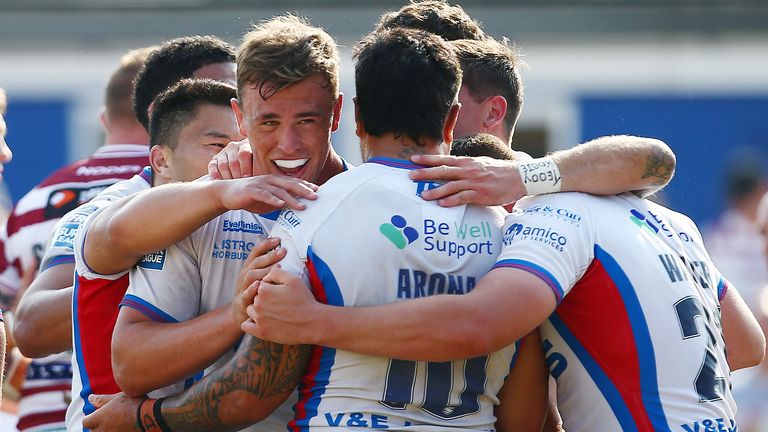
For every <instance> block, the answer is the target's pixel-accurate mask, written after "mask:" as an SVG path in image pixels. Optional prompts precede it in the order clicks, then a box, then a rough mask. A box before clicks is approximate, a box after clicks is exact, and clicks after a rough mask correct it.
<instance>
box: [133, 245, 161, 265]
mask: <svg viewBox="0 0 768 432" xmlns="http://www.w3.org/2000/svg"><path fill="white" fill-rule="evenodd" d="M165 253H166V252H165V249H163V250H161V251H159V252H153V253H151V254H147V255H144V258H142V259H141V261H139V263H138V264H136V265H137V266H139V267H141V268H145V269H149V270H162V269H163V266H164V265H165Z"/></svg>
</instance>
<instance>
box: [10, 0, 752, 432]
mask: <svg viewBox="0 0 768 432" xmlns="http://www.w3.org/2000/svg"><path fill="white" fill-rule="evenodd" d="M521 66H522V61H521V60H520V58H519V55H518V54H517V51H516V50H515V49H514V48H513V47H512V46H511V45H510V44H509V42H508V41H507V40H506V39H504V40H496V39H494V38H492V37H491V36H489V35H487V34H485V33H484V32H483V30H482V28H481V27H480V26H479V25H478V24H477V22H475V21H474V20H473V19H472V18H471V17H469V16H468V15H467V14H466V13H465V12H464V11H463V10H462V9H461V7H459V6H453V5H449V4H447V3H444V2H442V1H436V0H427V1H419V2H414V3H411V4H408V5H406V6H404V7H402V8H401V9H400V10H398V11H395V12H388V13H386V14H384V15H382V17H381V18H380V21H379V23H378V24H377V26H376V28H375V29H374V30H373V31H372V32H371V33H370V34H368V35H367V36H365V37H364V38H363V39H362V40H360V41H359V42H358V43H357V45H356V47H355V50H354V67H355V70H354V79H355V96H354V98H351V99H350V98H344V95H342V94H341V93H340V91H339V54H338V51H337V46H336V43H335V42H334V40H333V38H332V37H331V36H330V35H329V34H328V33H326V32H325V31H324V30H323V29H321V28H318V27H314V26H312V25H311V24H310V23H309V22H307V21H306V20H304V19H301V18H298V17H296V16H293V15H282V16H278V17H274V18H272V19H269V20H266V21H264V22H261V23H259V24H257V25H255V26H254V27H253V28H252V29H250V31H249V32H248V33H246V35H245V36H244V38H243V41H242V43H241V45H240V47H239V48H238V49H236V50H235V49H234V48H233V47H231V46H229V45H228V44H226V43H225V42H223V41H221V40H219V39H217V38H214V37H210V36H204V37H202V36H194V37H184V38H178V39H174V40H171V41H167V42H164V43H163V44H161V45H160V46H157V47H149V48H144V49H140V50H135V51H132V52H130V53H129V54H127V55H126V56H125V57H124V58H123V61H122V63H121V66H120V68H119V69H118V70H117V71H116V72H115V73H114V74H113V76H112V79H111V80H110V84H109V85H108V87H107V92H106V98H105V105H106V107H107V109H106V111H105V112H106V114H105V118H104V119H103V122H104V125H105V129H106V131H107V145H105V146H104V147H103V148H102V149H101V150H99V152H97V153H96V154H95V155H94V156H93V157H91V158H90V159H88V160H86V161H81V162H79V163H76V164H74V165H72V166H70V167H67V168H66V169H64V170H62V171H60V172H58V173H56V174H54V175H52V176H51V177H50V178H49V179H47V180H46V181H45V182H44V183H43V184H41V185H40V186H38V187H37V188H36V189H35V190H33V191H32V192H31V193H30V194H29V195H28V196H27V197H25V199H24V200H26V201H24V200H22V203H26V204H23V205H22V204H21V203H20V204H19V205H17V211H15V212H14V214H13V215H12V216H11V220H10V221H9V223H8V227H7V232H6V233H5V234H6V237H5V249H6V251H5V255H6V256H12V257H13V258H12V259H10V260H9V259H6V261H8V262H7V263H6V262H3V263H2V264H3V265H4V266H5V269H4V270H3V274H2V278H1V279H0V288H2V290H3V296H4V297H5V296H8V300H7V302H6V303H7V304H9V305H10V304H11V303H12V301H13V300H12V299H13V297H14V296H16V295H17V292H18V290H19V287H20V285H21V283H20V280H21V277H22V276H24V274H25V272H26V271H27V269H28V268H29V267H30V266H33V265H34V264H35V262H36V261H35V260H36V257H35V255H34V252H33V250H34V249H33V248H32V245H35V246H34V247H36V248H38V249H39V250H41V251H44V252H43V253H42V254H40V255H41V256H40V257H39V258H40V267H39V273H38V274H37V276H36V277H35V279H34V280H33V281H32V283H31V285H30V286H29V288H28V289H27V290H26V292H24V294H23V296H21V299H20V300H19V301H18V305H17V306H16V307H15V314H14V328H13V334H14V336H15V340H16V343H17V344H18V346H19V347H20V348H21V350H22V351H23V352H24V353H25V354H27V355H28V356H30V357H35V358H36V359H35V360H33V361H32V363H31V364H30V365H29V366H28V372H27V379H26V382H25V384H24V388H23V389H22V398H21V406H20V422H19V429H20V430H30V431H35V430H68V431H87V430H93V431H134V430H138V431H144V432H150V431H212V430H253V431H279V430H285V429H286V428H287V429H288V430H291V431H294V430H295V431H299V430H306V431H321V430H368V429H390V430H409V431H448V430H470V431H494V430H497V431H541V430H545V431H557V430H567V431H576V432H581V431H590V432H593V431H689V432H693V431H737V430H738V426H737V425H736V421H735V418H736V404H735V403H734V400H733V397H732V394H731V383H730V373H731V371H733V370H736V369H739V368H744V367H748V366H753V365H755V364H758V363H759V362H760V361H761V360H762V357H763V353H764V351H765V339H764V337H763V335H762V332H761V330H760V328H759V325H758V324H757V321H756V320H755V318H754V317H753V316H752V315H751V313H750V312H749V310H748V308H746V306H745V305H744V303H743V300H742V299H741V297H740V295H739V293H738V291H737V290H736V288H735V287H733V286H731V285H729V283H728V281H727V280H726V279H725V277H724V275H721V274H720V273H719V272H718V270H717V268H716V267H715V266H714V265H713V264H712V262H711V260H710V258H709V256H708V254H707V252H706V250H705V249H704V247H703V242H702V239H701V235H700V234H699V231H698V229H697V227H696V226H695V225H694V224H693V222H692V221H691V220H690V219H688V218H687V217H686V216H684V215H682V214H679V213H676V212H674V211H672V210H669V209H667V208H664V207H662V206H660V205H657V204H654V203H653V202H651V201H648V200H647V199H645V198H644V197H645V196H647V195H650V194H652V193H653V192H655V191H656V190H658V189H659V188H661V187H663V186H664V185H665V184H666V183H668V182H669V180H670V179H671V177H672V174H673V172H674V166H675V158H674V155H673V154H672V152H671V150H670V149H669V148H668V147H667V146H666V145H665V144H664V143H663V142H660V141H658V140H655V139H650V138H642V137H634V136H625V135H617V136H608V137H601V138H598V139H596V140H593V141H590V142H588V143H584V144H581V145H578V146H575V147H573V148H571V149H569V150H564V151H561V152H556V153H553V154H551V155H549V156H547V157H543V158H538V159H532V158H530V157H529V156H527V155H525V154H523V153H519V152H515V151H513V150H512V147H513V134H514V130H515V124H516V122H517V119H518V117H519V115H520V112H521V110H522V106H523V85H522V81H521V78H520V67H521ZM344 102H345V103H353V104H354V107H355V110H354V112H355V118H354V122H355V125H356V133H357V136H358V138H359V140H360V150H361V154H362V159H363V163H362V164H361V165H360V166H357V167H353V166H352V165H351V164H349V163H348V162H347V161H345V160H344V159H343V158H342V157H341V156H340V155H339V154H338V153H336V151H335V150H334V148H333V145H332V144H331V135H332V133H333V132H334V131H335V130H336V129H337V128H338V126H339V122H340V121H352V120H351V119H343V120H342V119H341V107H342V103H344ZM142 140H144V141H142ZM146 142H148V143H149V146H148V147H147V146H146ZM222 149H223V150H222ZM147 159H148V165H149V166H146V167H145V165H147ZM66 191H70V192H72V191H74V192H73V193H75V195H74V198H73V199H71V200H69V201H66V199H65V198H67V197H68V196H67V195H66V193H65V192H66ZM54 197H55V198H56V199H54ZM67 199H68V198H67ZM62 202H64V204H62ZM24 206H25V207H24ZM19 207H24V208H23V209H22V210H19ZM43 244H47V246H45V247H44V248H43ZM14 251H18V252H15V253H16V255H15V256H14V255H12V254H13V253H14ZM6 307H7V306H6ZM6 318H7V316H6ZM70 359H71V365H70V364H69V363H68V361H69V360H70ZM70 392H71V400H70V398H69V397H66V396H62V395H70ZM25 404H26V405H25ZM41 407H42V408H41Z"/></svg>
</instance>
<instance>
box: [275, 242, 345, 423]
mask: <svg viewBox="0 0 768 432" xmlns="http://www.w3.org/2000/svg"><path fill="white" fill-rule="evenodd" d="M307 270H308V272H309V282H310V285H311V286H312V294H314V296H315V298H316V299H317V301H319V302H320V303H324V304H329V305H334V306H344V298H343V296H342V294H341V289H339V284H338V282H337V281H336V277H335V276H334V275H333V272H332V271H331V269H330V268H329V267H328V264H326V263H325V261H323V260H322V259H321V258H320V257H319V256H317V255H316V254H315V253H314V252H313V251H312V246H310V247H308V248H307ZM335 356H336V350H335V349H332V348H326V347H321V346H314V347H312V352H311V354H310V358H309V362H308V364H307V368H306V371H305V372H304V376H303V377H302V379H301V382H300V383H299V401H298V403H296V406H294V408H293V410H294V412H295V413H296V414H295V417H294V419H293V420H292V421H291V422H290V423H288V430H290V431H293V432H300V431H302V432H305V431H309V422H310V420H311V419H312V418H314V417H315V416H317V409H318V407H319V406H320V402H321V400H322V397H323V394H324V393H325V389H326V387H327V386H328V382H329V379H330V375H331V369H332V368H333V362H334V358H335Z"/></svg>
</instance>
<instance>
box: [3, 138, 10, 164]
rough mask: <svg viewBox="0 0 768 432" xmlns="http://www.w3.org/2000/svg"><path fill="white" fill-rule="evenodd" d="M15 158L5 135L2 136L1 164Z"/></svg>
mask: <svg viewBox="0 0 768 432" xmlns="http://www.w3.org/2000/svg"><path fill="white" fill-rule="evenodd" d="M11 159H13V152H12V151H11V148H10V147H8V143H6V142H5V137H0V164H4V163H8V162H10V161H11Z"/></svg>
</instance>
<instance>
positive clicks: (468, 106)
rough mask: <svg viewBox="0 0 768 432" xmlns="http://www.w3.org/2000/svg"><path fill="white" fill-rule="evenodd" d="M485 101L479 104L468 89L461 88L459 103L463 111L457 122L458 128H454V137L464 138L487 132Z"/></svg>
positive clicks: (460, 112)
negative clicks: (484, 123)
mask: <svg viewBox="0 0 768 432" xmlns="http://www.w3.org/2000/svg"><path fill="white" fill-rule="evenodd" d="M484 102H485V101H480V102H477V101H475V98H473V97H472V95H471V94H470V93H469V90H467V89H466V87H464V86H461V89H460V90H459V103H460V104H461V110H460V111H459V118H458V119H457V120H456V127H455V128H453V136H454V137H456V138H458V137H463V136H467V135H474V134H477V133H482V132H485V131H486V130H485V127H484V125H483V122H484V121H485V116H486V107H485V103H484Z"/></svg>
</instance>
